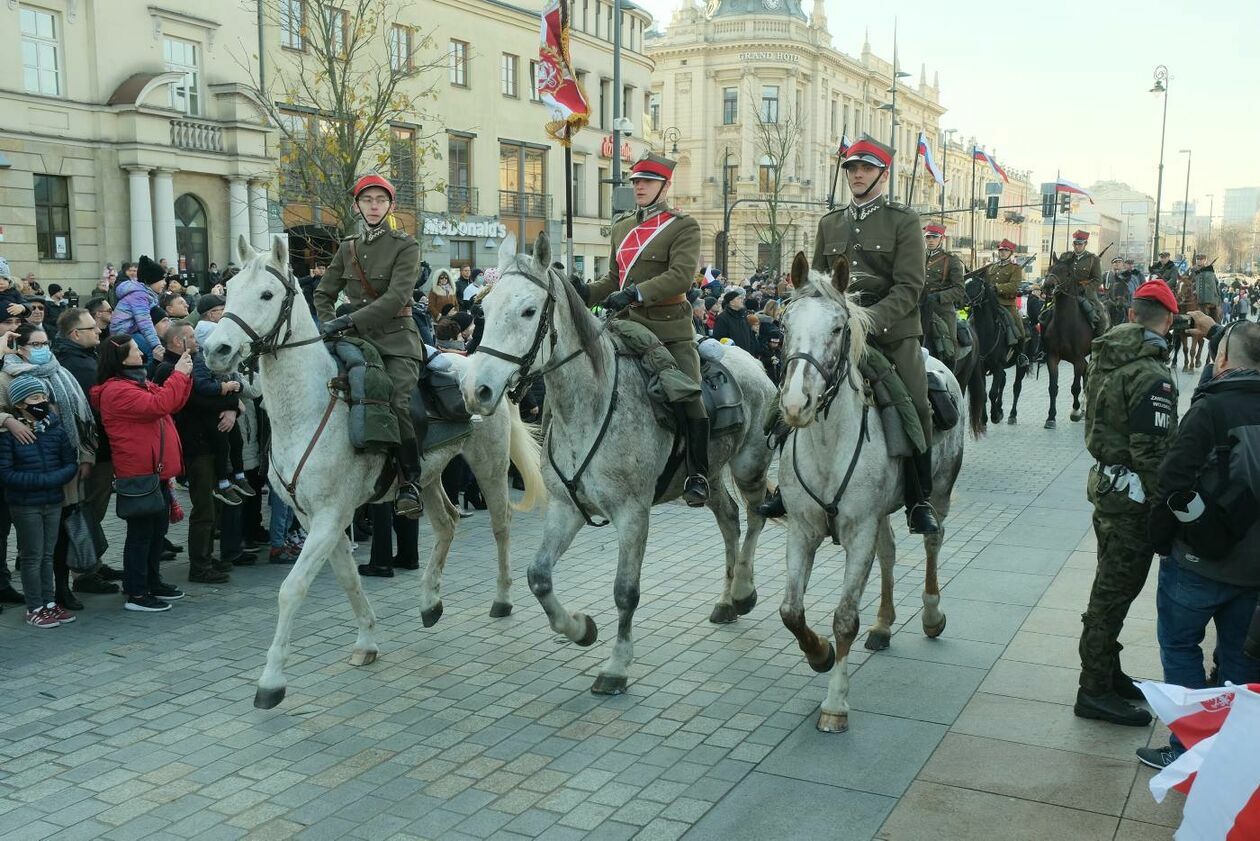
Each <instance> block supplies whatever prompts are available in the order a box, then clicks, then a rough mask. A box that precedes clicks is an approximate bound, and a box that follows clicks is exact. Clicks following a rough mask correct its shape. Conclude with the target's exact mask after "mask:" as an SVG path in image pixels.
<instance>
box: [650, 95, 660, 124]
mask: <svg viewBox="0 0 1260 841" xmlns="http://www.w3.org/2000/svg"><path fill="white" fill-rule="evenodd" d="M647 112H648V119H650V120H651V121H652V128H653V129H654V130H656V131H660V130H661V95H660V94H659V93H650V94H648V99H647Z"/></svg>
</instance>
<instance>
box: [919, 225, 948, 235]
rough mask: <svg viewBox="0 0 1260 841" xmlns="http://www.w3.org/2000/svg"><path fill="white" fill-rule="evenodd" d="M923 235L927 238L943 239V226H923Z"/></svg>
mask: <svg viewBox="0 0 1260 841" xmlns="http://www.w3.org/2000/svg"><path fill="white" fill-rule="evenodd" d="M923 233H924V234H925V235H927V236H934V237H943V236H945V226H944V225H924V226H923Z"/></svg>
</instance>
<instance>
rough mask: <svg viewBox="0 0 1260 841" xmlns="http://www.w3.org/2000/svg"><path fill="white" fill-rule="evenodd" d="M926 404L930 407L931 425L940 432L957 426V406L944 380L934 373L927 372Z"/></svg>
mask: <svg viewBox="0 0 1260 841" xmlns="http://www.w3.org/2000/svg"><path fill="white" fill-rule="evenodd" d="M927 382H928V403H930V404H931V406H932V425H933V426H935V427H936V428H937V429H939V430H941V431H942V432H944V431H946V430H949V429H953V428H954V427H955V426H957V425H958V418H959V412H958V404H957V403H955V402H954V395H952V394H950V393H949V388H948V387H947V386H946V385H945V380H944V379H942V378H941V375H940V374H938V373H936V372H935V371H928V372H927Z"/></svg>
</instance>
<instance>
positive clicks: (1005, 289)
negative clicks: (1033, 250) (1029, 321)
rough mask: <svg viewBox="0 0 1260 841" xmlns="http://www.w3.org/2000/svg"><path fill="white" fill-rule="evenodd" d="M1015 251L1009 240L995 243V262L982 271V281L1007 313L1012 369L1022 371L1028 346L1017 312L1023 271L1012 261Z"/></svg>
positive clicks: (1022, 321)
mask: <svg viewBox="0 0 1260 841" xmlns="http://www.w3.org/2000/svg"><path fill="white" fill-rule="evenodd" d="M1015 249H1016V245H1015V243H1013V242H1011V241H1010V240H1009V239H1004V240H1002V241H1001V242H1000V243H998V252H997V254H998V259H997V262H996V263H990V264H989V266H988V267H987V268H986V269H985V272H984V279H985V280H986V281H987V282H988V283H990V284H992V285H993V291H994V293H995V294H996V295H997V299H998V303H999V304H1001V305H1002V308H1003V309H1005V310H1006V316H1007V330H1008V331H1009V336H1010V339H1011V346H1012V347H1014V348H1015V349H1016V350H1015V366H1016V367H1023V366H1025V365H1027V364H1028V355H1027V354H1026V353H1025V352H1024V351H1025V348H1026V347H1027V346H1028V328H1027V327H1026V326H1025V325H1024V317H1023V316H1022V315H1020V312H1019V301H1018V298H1019V285H1020V283H1021V282H1023V280H1024V269H1023V267H1022V266H1020V265H1019V263H1017V262H1016V261H1015V260H1014V257H1015Z"/></svg>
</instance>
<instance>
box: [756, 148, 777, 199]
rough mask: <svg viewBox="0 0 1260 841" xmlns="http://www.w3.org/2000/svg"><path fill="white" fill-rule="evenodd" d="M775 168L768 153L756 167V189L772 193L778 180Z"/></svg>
mask: <svg viewBox="0 0 1260 841" xmlns="http://www.w3.org/2000/svg"><path fill="white" fill-rule="evenodd" d="M777 170H778V167H776V166H775V165H774V159H773V158H771V157H770V156H769V155H767V156H766V157H764V158H762V159H761V165H760V166H759V167H758V168H757V189H758V190H760V191H761V192H763V193H773V192H774V191H775V187H776V185H777V183H778V180H779V177H778V172H777Z"/></svg>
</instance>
